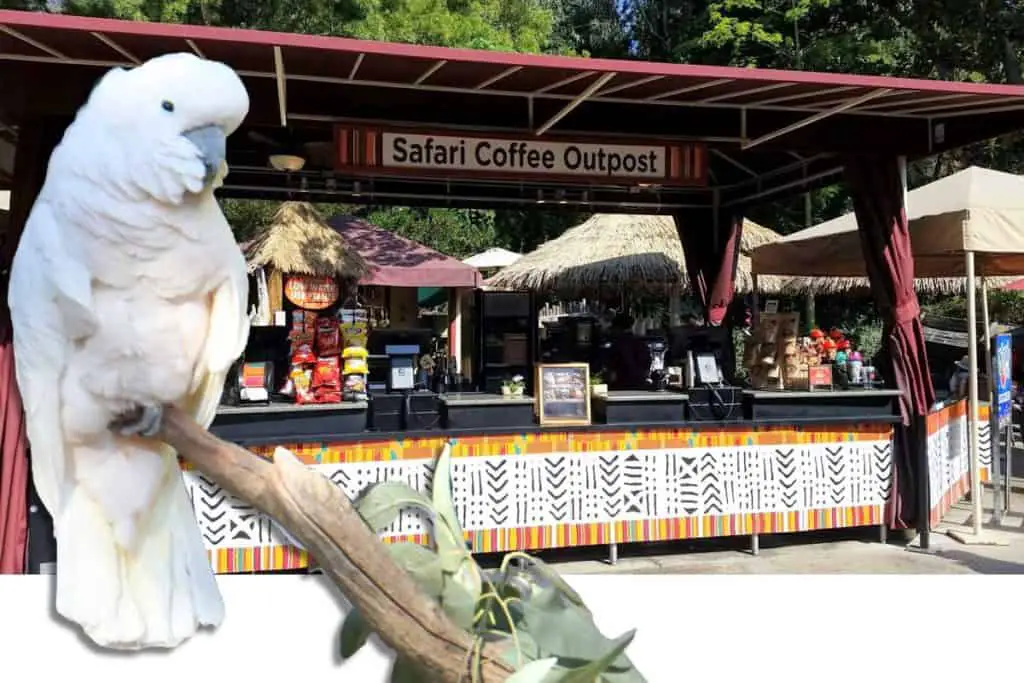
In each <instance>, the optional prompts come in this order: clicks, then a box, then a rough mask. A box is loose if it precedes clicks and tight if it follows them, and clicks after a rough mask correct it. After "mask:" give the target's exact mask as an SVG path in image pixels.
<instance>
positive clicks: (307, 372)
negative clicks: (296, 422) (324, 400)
mask: <svg viewBox="0 0 1024 683" xmlns="http://www.w3.org/2000/svg"><path fill="white" fill-rule="evenodd" d="M289 377H290V378H291V381H292V388H293V390H294V392H295V402H296V403H299V404H306V403H315V402H316V397H315V396H314V395H313V386H312V385H313V370H312V369H311V368H310V367H308V366H302V365H293V366H292V368H291V372H290V373H289Z"/></svg>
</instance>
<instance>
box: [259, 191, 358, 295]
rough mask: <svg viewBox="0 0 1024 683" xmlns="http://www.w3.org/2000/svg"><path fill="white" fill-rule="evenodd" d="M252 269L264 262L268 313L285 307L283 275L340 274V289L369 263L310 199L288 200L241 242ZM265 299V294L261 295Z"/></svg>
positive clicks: (322, 275)
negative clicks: (260, 229)
mask: <svg viewBox="0 0 1024 683" xmlns="http://www.w3.org/2000/svg"><path fill="white" fill-rule="evenodd" d="M242 250H243V251H244V252H245V256H246V260H247V261H248V264H249V272H250V273H252V272H255V271H256V270H257V269H259V268H262V269H263V270H264V273H265V275H266V277H267V280H266V288H267V295H266V296H267V300H266V303H267V304H268V305H269V310H268V311H266V312H267V314H269V315H273V314H275V313H276V312H277V311H280V310H283V307H284V277H285V276H287V275H308V276H312V277H327V278H332V279H336V280H338V281H339V284H340V285H341V289H342V291H344V290H345V289H346V288H348V287H349V286H351V285H353V284H354V283H356V282H357V281H358V280H359V279H360V278H361V277H363V276H364V275H365V274H366V273H367V271H368V270H369V265H368V264H367V263H366V261H365V260H364V259H363V257H362V256H360V255H359V253H358V252H356V251H355V250H354V249H352V248H351V247H350V246H349V245H348V243H347V242H346V241H345V238H344V237H343V236H342V235H341V233H339V232H338V231H337V230H335V229H334V228H332V227H331V226H329V225H328V224H327V223H326V221H324V219H323V218H322V217H321V216H320V214H319V213H318V212H317V210H316V209H314V208H313V206H312V205H311V204H308V203H306V202H284V203H283V204H281V206H280V208H278V210H277V213H275V214H274V217H273V219H272V220H271V221H270V225H268V226H267V229H266V230H265V231H264V232H263V233H262V234H261V235H260V236H259V237H258V238H256V239H255V240H253V241H252V242H249V243H248V244H246V245H242ZM261 300H262V299H261Z"/></svg>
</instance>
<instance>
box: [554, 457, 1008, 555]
mask: <svg viewBox="0 0 1024 683" xmlns="http://www.w3.org/2000/svg"><path fill="white" fill-rule="evenodd" d="M1019 472H1020V473H1021V474H1024V469H1021V470H1019ZM983 502H984V506H985V508H986V517H990V515H991V507H992V492H991V490H986V492H985V496H984V498H983ZM1011 509H1012V510H1013V511H1014V512H1013V513H1011V515H1010V516H1009V517H1007V518H1006V519H1005V520H1004V522H1003V525H1002V526H1001V527H995V526H993V525H987V527H986V538H988V539H989V540H995V541H997V542H999V543H1001V544H1002V545H998V546H997V545H965V544H962V543H960V542H959V541H956V540H954V539H952V538H950V537H949V536H948V535H946V533H945V532H946V531H949V530H956V529H961V530H965V531H969V530H970V528H971V526H970V525H971V513H970V503H969V502H964V503H962V504H960V505H958V506H956V507H955V508H954V509H953V510H951V511H950V513H949V514H948V515H947V516H946V519H945V520H944V521H943V524H942V526H941V527H940V529H938V530H936V531H935V532H933V533H932V536H931V543H930V548H929V550H928V551H922V550H920V549H918V548H915V547H913V546H914V543H910V544H908V543H907V542H906V539H902V538H891V539H889V543H888V544H886V545H883V544H882V543H880V539H879V533H878V529H877V528H872V529H857V530H849V531H842V532H827V533H815V534H799V535H779V536H773V537H761V541H760V546H761V547H760V553H759V554H758V555H757V556H754V555H752V554H751V553H750V546H749V539H747V538H740V539H727V540H724V541H700V542H690V543H657V544H644V545H635V546H622V547H620V549H619V559H618V563H617V564H616V565H615V566H611V565H609V564H608V562H607V550H606V549H603V548H601V549H590V550H587V551H576V550H574V551H566V552H552V553H546V554H544V555H543V556H542V557H543V558H544V559H545V560H547V561H549V562H552V563H553V564H556V565H557V566H558V570H559V571H560V572H562V573H566V574H598V573H623V574H625V573H628V574H1024V514H1022V513H1024V492H1021V493H1015V494H1014V495H1013V501H1012V508H1011Z"/></svg>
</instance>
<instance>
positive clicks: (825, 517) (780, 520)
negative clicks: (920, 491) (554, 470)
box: [209, 505, 884, 574]
mask: <svg viewBox="0 0 1024 683" xmlns="http://www.w3.org/2000/svg"><path fill="white" fill-rule="evenodd" d="M883 511H884V510H883V506H881V505H863V506H856V507H840V508H822V509H817V510H807V511H800V512H763V513H756V514H751V513H745V514H735V515H707V516H703V517H679V518H672V519H648V520H635V521H617V522H598V523H593V524H560V525H555V526H535V527H521V528H510V529H485V530H480V531H470V532H467V533H466V539H467V540H468V541H469V543H470V547H471V549H472V551H473V552H475V553H499V552H512V551H516V550H544V549H551V548H570V547H583V546H598V545H609V544H611V543H640V542H655V541H674V540H686V539H697V538H722V537H726V536H749V535H751V534H754V533H773V534H781V533H796V532H801V531H819V530H824V529H842V528H849V527H855V526H877V525H881V524H882V523H883V519H884V518H883ZM381 540H382V541H384V542H385V543H396V542H399V541H405V542H411V543H420V544H423V545H426V544H428V543H429V542H430V539H429V537H428V536H426V535H405V536H393V537H386V538H383V539H381ZM209 555H210V562H211V565H212V566H213V568H214V571H216V572H217V573H218V574H234V573H245V572H254V571H273V570H281V569H301V568H304V567H308V566H310V561H309V556H308V554H307V553H305V552H304V551H301V550H297V549H295V548H292V547H287V546H262V547H258V548H230V549H218V550H213V551H209Z"/></svg>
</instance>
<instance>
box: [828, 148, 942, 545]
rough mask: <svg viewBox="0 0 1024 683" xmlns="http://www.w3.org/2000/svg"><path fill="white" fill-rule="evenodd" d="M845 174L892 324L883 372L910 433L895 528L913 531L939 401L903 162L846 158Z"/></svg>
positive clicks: (900, 465) (902, 437) (902, 450)
mask: <svg viewBox="0 0 1024 683" xmlns="http://www.w3.org/2000/svg"><path fill="white" fill-rule="evenodd" d="M845 169H846V179H847V181H848V183H849V186H850V191H851V194H852V196H853V205H854V212H855V213H856V215H857V225H858V228H859V230H858V232H859V234H860V242H861V248H862V250H863V252H864V262H865V265H866V269H867V273H868V278H869V279H870V282H871V291H872V292H873V294H874V296H875V301H876V303H877V305H878V309H879V312H880V313H881V314H882V316H883V319H884V321H885V329H884V333H883V343H884V345H885V346H884V349H883V350H884V351H885V352H886V353H883V354H882V357H883V358H884V361H885V362H884V363H882V364H881V367H880V368H879V369H880V370H881V371H882V373H883V375H884V376H886V378H887V379H889V380H890V381H891V382H892V383H893V384H894V386H896V387H897V388H898V389H900V390H901V391H902V392H903V395H902V396H901V397H900V410H901V413H902V416H903V429H902V430H901V432H902V433H900V434H898V435H897V442H896V446H897V447H896V449H895V453H894V458H893V460H894V482H893V484H894V487H893V498H892V505H891V506H890V519H889V522H890V524H891V525H893V526H894V527H896V528H906V527H908V526H910V524H912V523H913V522H914V521H915V519H916V518H917V517H919V516H920V514H921V507H922V506H921V504H920V503H921V501H922V499H925V500H926V497H927V495H928V490H927V489H928V483H927V476H928V473H927V468H926V467H922V465H921V463H920V462H919V458H918V457H916V455H917V454H918V451H919V450H920V449H922V448H924V444H923V443H919V442H920V441H921V439H924V438H927V437H926V431H925V430H922V429H920V426H921V423H922V422H923V420H924V417H925V416H927V415H928V410H929V408H930V406H931V405H932V403H934V402H935V389H934V387H933V386H932V382H931V375H930V373H929V370H928V357H927V356H926V354H925V343H924V330H923V328H922V326H921V317H920V314H921V310H920V308H919V307H918V302H917V294H916V293H915V292H914V257H913V252H912V251H911V247H910V229H909V225H908V222H907V213H906V208H905V207H904V205H903V200H904V196H903V183H902V179H901V178H900V170H899V161H898V159H896V158H864V157H853V158H849V159H846V161H845ZM923 497H925V498H923ZM925 507H927V506H925ZM917 521H920V520H917Z"/></svg>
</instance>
